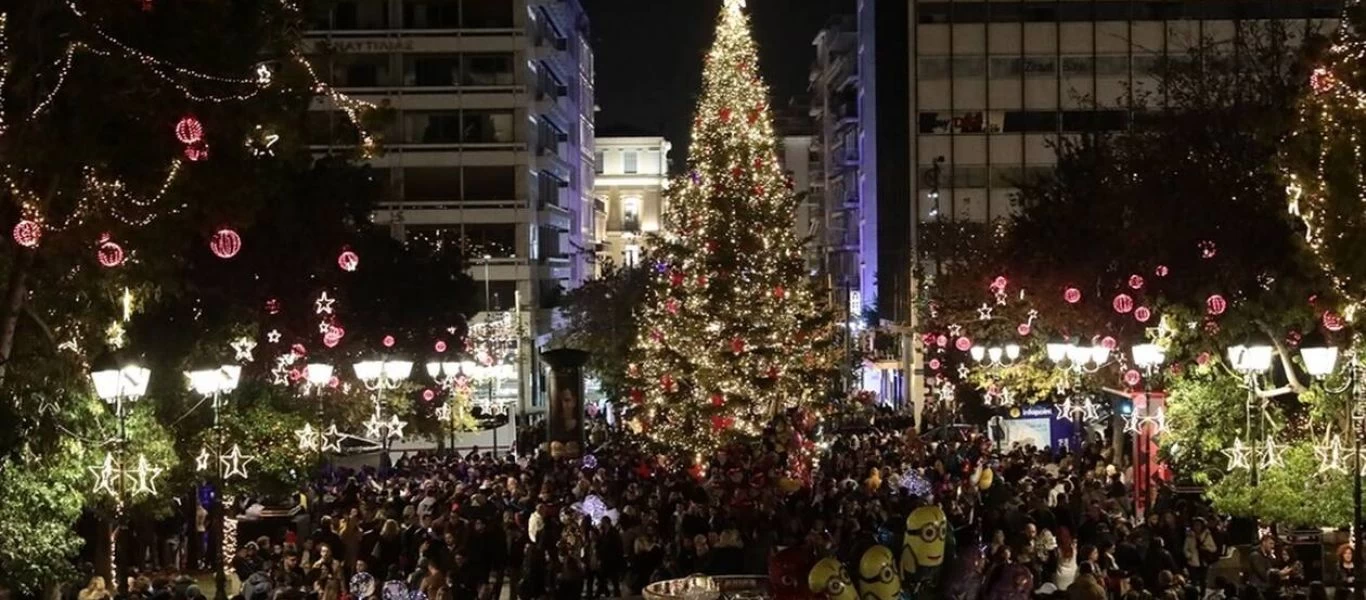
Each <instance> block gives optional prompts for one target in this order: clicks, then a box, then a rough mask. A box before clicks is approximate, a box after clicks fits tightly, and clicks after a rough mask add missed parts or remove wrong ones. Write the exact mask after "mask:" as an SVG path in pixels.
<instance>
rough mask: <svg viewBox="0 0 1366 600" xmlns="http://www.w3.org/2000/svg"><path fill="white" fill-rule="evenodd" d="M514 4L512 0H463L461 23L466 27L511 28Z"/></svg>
mask: <svg viewBox="0 0 1366 600" xmlns="http://www.w3.org/2000/svg"><path fill="white" fill-rule="evenodd" d="M512 4H513V3H512V1H511V0H463V1H462V2H461V3H460V25H461V26H462V27H464V28H465V29H510V28H512V25H513V18H512Z"/></svg>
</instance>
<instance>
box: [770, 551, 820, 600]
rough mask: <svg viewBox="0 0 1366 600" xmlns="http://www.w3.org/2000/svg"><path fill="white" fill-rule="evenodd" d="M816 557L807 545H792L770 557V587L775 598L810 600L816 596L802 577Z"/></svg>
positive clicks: (776, 599) (778, 599)
mask: <svg viewBox="0 0 1366 600" xmlns="http://www.w3.org/2000/svg"><path fill="white" fill-rule="evenodd" d="M815 561H816V557H815V555H813V554H811V550H810V549H808V548H807V547H806V546H792V547H790V548H784V549H783V550H780V551H778V552H777V553H775V554H774V555H773V556H771V557H769V559H768V589H769V592H770V593H771V594H772V595H773V600H809V599H810V598H814V596H812V594H811V592H810V591H808V590H807V589H806V586H805V585H802V579H803V577H804V576H805V574H806V573H807V571H810V570H811V566H812V565H813V564H815Z"/></svg>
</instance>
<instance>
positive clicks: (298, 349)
mask: <svg viewBox="0 0 1366 600" xmlns="http://www.w3.org/2000/svg"><path fill="white" fill-rule="evenodd" d="M289 351H290V352H291V353H293V354H294V355H295V356H299V357H304V356H308V348H305V347H304V345H303V344H294V345H293V346H290V347H289Z"/></svg>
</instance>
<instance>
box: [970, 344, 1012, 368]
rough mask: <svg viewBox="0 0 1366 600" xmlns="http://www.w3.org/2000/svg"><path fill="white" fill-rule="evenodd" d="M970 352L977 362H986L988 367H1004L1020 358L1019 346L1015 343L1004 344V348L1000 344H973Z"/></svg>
mask: <svg viewBox="0 0 1366 600" xmlns="http://www.w3.org/2000/svg"><path fill="white" fill-rule="evenodd" d="M970 354H972V359H973V360H975V361H977V362H979V363H980V362H986V366H988V367H1005V366H1007V365H1009V364H1010V363H1013V362H1015V360H1017V359H1019V358H1020V347H1019V346H1018V345H1015V344H1006V345H1005V347H1004V348H1002V347H1000V346H992V347H990V348H983V347H982V346H973V347H972V350H971V351H970ZM987 359H989V360H987Z"/></svg>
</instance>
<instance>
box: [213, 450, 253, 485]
mask: <svg viewBox="0 0 1366 600" xmlns="http://www.w3.org/2000/svg"><path fill="white" fill-rule="evenodd" d="M219 460H220V461H222V463H223V478H224V479H232V478H233V477H241V478H243V479H246V478H247V463H249V462H251V461H253V460H256V457H255V456H247V455H245V454H242V449H241V448H239V447H238V446H237V444H233V445H232V451H230V452H228V454H227V455H226V456H223V457H222V458H220V459H219Z"/></svg>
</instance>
